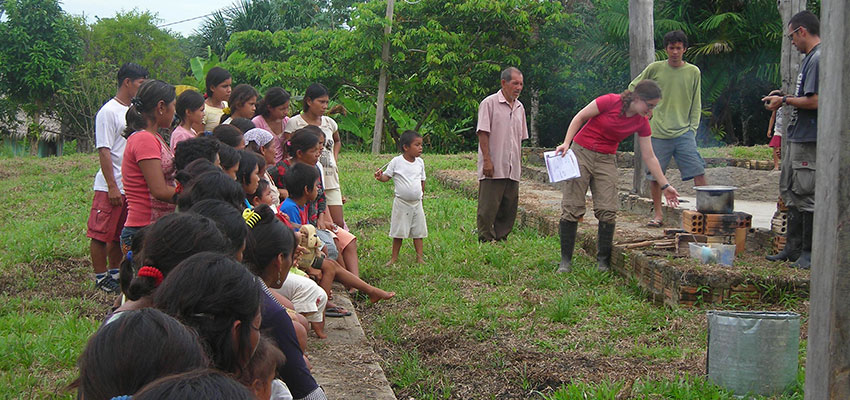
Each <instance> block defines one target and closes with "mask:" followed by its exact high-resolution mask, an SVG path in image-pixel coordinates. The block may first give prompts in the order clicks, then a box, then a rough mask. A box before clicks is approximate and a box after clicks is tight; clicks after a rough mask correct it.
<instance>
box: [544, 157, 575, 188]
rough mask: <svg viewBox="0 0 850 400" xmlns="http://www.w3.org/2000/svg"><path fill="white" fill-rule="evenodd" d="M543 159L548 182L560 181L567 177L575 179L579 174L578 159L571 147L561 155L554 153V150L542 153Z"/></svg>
mask: <svg viewBox="0 0 850 400" xmlns="http://www.w3.org/2000/svg"><path fill="white" fill-rule="evenodd" d="M543 159H544V160H546V171H548V172H549V182H552V183H554V182H560V181H566V180H569V179H575V178H578V177H580V176H581V172H580V171H579V168H578V160H577V159H576V155H575V153H573V151H572V149H570V150H567V154H566V155H564V156H563V157H561V155H560V154H558V155H556V154H555V152H554V151H547V152H545V153H543Z"/></svg>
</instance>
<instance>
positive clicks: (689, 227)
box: [682, 210, 705, 235]
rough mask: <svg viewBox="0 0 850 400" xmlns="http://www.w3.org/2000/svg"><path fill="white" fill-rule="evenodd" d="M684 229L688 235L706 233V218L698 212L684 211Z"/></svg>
mask: <svg viewBox="0 0 850 400" xmlns="http://www.w3.org/2000/svg"><path fill="white" fill-rule="evenodd" d="M682 229H684V230H685V232H687V233H696V234H699V235H702V234H703V233H705V216H704V215H703V214H702V213H700V212H697V211H691V210H684V211H682Z"/></svg>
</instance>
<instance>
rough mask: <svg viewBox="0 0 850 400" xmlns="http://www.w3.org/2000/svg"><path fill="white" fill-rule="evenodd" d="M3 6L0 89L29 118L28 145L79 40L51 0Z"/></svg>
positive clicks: (24, 0)
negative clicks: (4, 19)
mask: <svg viewBox="0 0 850 400" xmlns="http://www.w3.org/2000/svg"><path fill="white" fill-rule="evenodd" d="M4 8H5V11H6V21H4V22H2V23H0V37H3V39H4V41H5V44H4V45H3V46H0V93H2V95H3V96H5V97H6V98H8V99H9V100H10V101H12V102H14V103H15V104H17V105H20V106H23V107H24V109H25V110H27V112H28V114H29V116H30V118H31V119H32V123H31V124H30V126H29V129H28V135H29V136H30V139H31V140H32V143H33V146H34V144H35V140H34V139H36V137H37V135H38V134H40V132H41V131H42V129H43V127H42V126H41V115H42V113H43V111H44V110H45V108H46V105H47V103H49V102H50V101H51V99H52V97H53V95H54V94H55V93H56V91H57V90H59V89H61V88H63V87H64V86H65V85H67V82H68V80H69V79H70V70H71V67H72V66H73V65H74V63H75V62H76V60H77V57H78V54H79V51H80V47H79V44H78V43H79V39H78V38H77V35H76V31H75V29H74V23H73V21H72V20H71V18H70V17H68V16H67V15H66V14H65V13H64V12H62V9H61V8H59V4H58V3H57V1H56V0H13V1H7V2H5V4H4ZM4 108H8V107H4ZM33 150H34V147H33Z"/></svg>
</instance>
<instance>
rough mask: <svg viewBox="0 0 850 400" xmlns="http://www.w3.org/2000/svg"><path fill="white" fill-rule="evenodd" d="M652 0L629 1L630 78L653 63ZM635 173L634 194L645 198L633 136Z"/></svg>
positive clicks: (642, 170) (643, 168) (643, 174)
mask: <svg viewBox="0 0 850 400" xmlns="http://www.w3.org/2000/svg"><path fill="white" fill-rule="evenodd" d="M652 4H653V0H629V70H630V73H631V78H632V79H634V78H635V77H636V76H638V75H639V74H640V73H641V72H642V71H643V69H644V68H646V66H647V65H649V64H650V63H652V62H653V61H655V39H654V37H653V35H654V32H655V28H654V25H655V24H654V22H653V17H652ZM634 147H635V149H634V152H635V157H634V164H635V173H634V178H633V179H632V183H633V184H634V192H635V193H637V194H638V195H639V196H643V197H647V194H648V193H647V191H646V166H644V165H643V160H641V155H640V145H639V144H638V134H637V133H635V135H634Z"/></svg>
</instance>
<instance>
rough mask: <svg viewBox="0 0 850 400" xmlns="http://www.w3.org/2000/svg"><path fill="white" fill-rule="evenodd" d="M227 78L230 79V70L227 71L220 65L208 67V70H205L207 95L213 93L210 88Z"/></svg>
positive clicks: (210, 95)
mask: <svg viewBox="0 0 850 400" xmlns="http://www.w3.org/2000/svg"><path fill="white" fill-rule="evenodd" d="M228 79H231V76H230V72H228V71H227V70H226V69H224V68H222V67H212V68H210V70H209V71H208V72H207V79H206V85H207V88H206V92H207V97H212V95H213V91H212V88H214V87H216V86H218V85H220V84H221V83H222V82H224V81H226V80H228ZM231 93H232V92H231Z"/></svg>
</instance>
